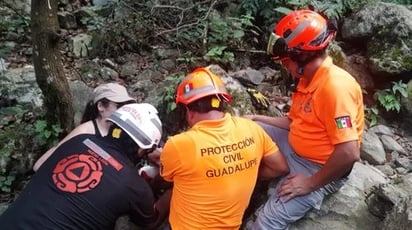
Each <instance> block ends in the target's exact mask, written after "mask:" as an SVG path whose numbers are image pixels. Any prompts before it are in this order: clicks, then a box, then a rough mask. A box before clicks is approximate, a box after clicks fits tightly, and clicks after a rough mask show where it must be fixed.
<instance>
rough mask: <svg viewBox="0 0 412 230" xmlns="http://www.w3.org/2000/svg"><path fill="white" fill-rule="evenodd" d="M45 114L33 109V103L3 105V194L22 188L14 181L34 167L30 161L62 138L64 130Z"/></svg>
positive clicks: (0, 139) (0, 141)
mask: <svg viewBox="0 0 412 230" xmlns="http://www.w3.org/2000/svg"><path fill="white" fill-rule="evenodd" d="M43 117H44V115H42V113H41V112H40V111H31V109H30V107H29V106H23V105H14V106H9V107H4V108H0V130H1V132H0V195H1V194H5V193H6V194H8V193H10V192H13V191H15V190H16V189H17V188H18V187H19V184H18V183H17V184H16V183H14V182H15V180H16V178H20V177H21V176H22V175H25V174H26V173H28V172H29V171H30V170H31V167H32V164H33V162H30V160H32V161H33V160H34V159H36V158H37V157H38V156H39V154H41V153H44V152H45V151H46V150H47V149H49V148H50V147H52V146H53V145H55V144H56V143H57V141H58V139H59V138H60V133H61V129H60V128H59V127H58V126H56V125H48V124H47V123H46V121H45V120H43ZM28 156H31V157H28ZM16 181H17V180H16Z"/></svg>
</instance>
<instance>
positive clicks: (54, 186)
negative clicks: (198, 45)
mask: <svg viewBox="0 0 412 230" xmlns="http://www.w3.org/2000/svg"><path fill="white" fill-rule="evenodd" d="M127 214H128V215H129V216H130V219H131V220H132V221H133V222H135V223H136V224H137V225H140V226H142V227H144V226H146V225H148V224H150V223H152V222H154V221H155V219H156V213H155V211H154V198H153V194H152V191H151V189H150V187H149V185H148V184H147V183H146V182H145V181H144V180H143V178H141V177H140V176H139V175H138V173H137V170H136V169H135V168H134V167H133V165H132V163H131V161H130V160H129V159H128V158H126V156H124V155H122V154H121V153H119V150H118V148H116V147H115V145H113V143H110V141H108V138H106V139H104V138H99V137H96V136H94V135H88V134H82V135H79V136H76V137H74V138H72V139H71V140H69V141H67V142H65V143H64V144H62V145H61V146H60V147H59V148H57V149H56V150H55V152H54V153H53V154H52V155H51V156H50V158H49V159H48V160H47V161H46V162H44V164H43V165H42V166H41V167H40V168H39V170H38V171H37V172H36V173H35V174H34V175H33V177H32V178H31V180H30V181H29V183H28V184H27V186H26V187H25V189H24V190H23V191H22V192H21V194H19V196H18V198H17V199H16V200H15V201H14V202H13V203H12V204H11V205H10V207H9V208H8V209H7V210H6V211H5V212H4V213H3V215H1V216H0V228H1V229H8V230H11V229H25V230H26V229H42V230H43V229H87V230H90V229H99V230H101V229H113V228H114V225H115V222H116V219H117V218H118V217H120V216H122V215H127Z"/></svg>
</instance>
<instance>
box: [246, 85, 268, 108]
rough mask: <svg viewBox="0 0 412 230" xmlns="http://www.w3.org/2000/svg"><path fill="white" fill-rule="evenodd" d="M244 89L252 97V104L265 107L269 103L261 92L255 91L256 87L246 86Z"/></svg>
mask: <svg viewBox="0 0 412 230" xmlns="http://www.w3.org/2000/svg"><path fill="white" fill-rule="evenodd" d="M246 91H247V92H248V93H249V95H250V97H251V98H252V103H253V105H254V106H256V107H258V108H263V109H267V108H268V107H269V105H270V101H269V99H268V98H267V97H265V95H263V94H262V93H261V92H259V91H257V90H256V89H252V88H247V89H246Z"/></svg>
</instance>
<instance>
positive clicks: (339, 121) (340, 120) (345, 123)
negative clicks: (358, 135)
mask: <svg viewBox="0 0 412 230" xmlns="http://www.w3.org/2000/svg"><path fill="white" fill-rule="evenodd" d="M335 122H336V126H338V129H344V128H350V127H352V121H351V120H350V117H349V116H343V117H337V118H335Z"/></svg>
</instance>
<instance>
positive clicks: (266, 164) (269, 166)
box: [259, 151, 289, 179]
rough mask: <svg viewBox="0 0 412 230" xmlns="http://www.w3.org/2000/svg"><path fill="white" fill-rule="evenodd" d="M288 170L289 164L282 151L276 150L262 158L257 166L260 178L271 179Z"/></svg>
mask: <svg viewBox="0 0 412 230" xmlns="http://www.w3.org/2000/svg"><path fill="white" fill-rule="evenodd" d="M288 172H289V166H288V164H287V161H286V159H285V157H284V156H283V154H282V153H280V152H279V151H277V152H276V153H273V154H270V155H268V156H265V157H263V158H262V162H261V163H260V166H259V178H260V179H272V178H274V177H278V176H282V175H285V174H287V173H288Z"/></svg>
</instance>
